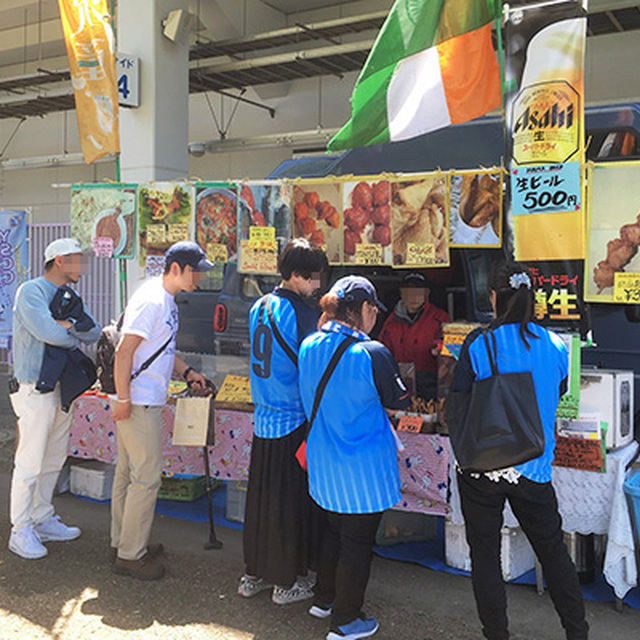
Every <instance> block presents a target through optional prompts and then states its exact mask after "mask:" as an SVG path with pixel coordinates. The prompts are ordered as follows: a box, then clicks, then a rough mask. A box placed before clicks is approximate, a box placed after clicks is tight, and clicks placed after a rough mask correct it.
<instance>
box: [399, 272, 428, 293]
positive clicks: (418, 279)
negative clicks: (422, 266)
mask: <svg viewBox="0 0 640 640" xmlns="http://www.w3.org/2000/svg"><path fill="white" fill-rule="evenodd" d="M400 288H401V289H428V288H429V282H428V281H427V279H426V278H425V277H424V276H423V275H422V274H421V273H420V272H419V271H411V272H410V273H407V275H406V276H405V277H404V278H402V282H401V283H400Z"/></svg>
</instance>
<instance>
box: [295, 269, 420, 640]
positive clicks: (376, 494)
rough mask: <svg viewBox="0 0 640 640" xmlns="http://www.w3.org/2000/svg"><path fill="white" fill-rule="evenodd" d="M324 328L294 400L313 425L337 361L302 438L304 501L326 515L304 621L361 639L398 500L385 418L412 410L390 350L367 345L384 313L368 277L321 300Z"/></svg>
mask: <svg viewBox="0 0 640 640" xmlns="http://www.w3.org/2000/svg"><path fill="white" fill-rule="evenodd" d="M320 308H321V309H322V311H323V316H322V321H323V324H322V327H321V329H320V330H319V331H318V332H316V333H314V334H312V335H311V336H309V337H308V338H306V339H305V340H304V341H303V343H302V346H301V348H300V355H299V367H300V393H301V396H302V403H303V405H304V410H305V413H306V414H307V418H308V419H309V420H311V416H312V412H313V406H314V401H315V402H317V401H316V400H315V397H316V390H317V388H318V386H319V384H320V381H321V379H322V378H323V374H324V372H325V370H327V368H328V365H329V363H330V361H331V360H332V358H333V357H334V354H335V353H336V350H337V349H338V348H339V347H340V345H341V344H342V343H343V341H345V340H348V341H349V342H350V343H351V344H348V346H347V345H345V346H346V350H345V351H344V353H343V354H342V356H341V357H340V359H339V360H338V361H337V364H336V365H335V369H333V371H332V373H331V375H330V377H329V378H328V381H327V383H326V387H325V388H324V392H323V394H322V397H321V398H320V399H319V404H317V412H316V413H315V416H314V418H313V420H312V425H311V429H310V432H309V436H308V439H307V466H308V475H309V493H310V494H311V497H312V498H313V500H314V501H315V502H316V503H317V504H318V505H319V506H320V507H321V508H322V509H323V510H324V511H325V512H326V515H327V529H326V531H325V534H324V538H323V541H322V545H321V551H320V560H319V565H318V583H317V589H316V598H315V600H314V604H313V606H312V607H311V609H310V610H309V613H310V614H311V615H313V616H315V617H318V618H327V617H329V616H331V625H330V630H329V634H328V635H327V640H338V639H345V638H346V639H347V640H352V639H355V638H366V637H369V636H371V635H373V634H374V633H375V632H376V631H377V630H378V622H377V621H376V620H375V618H372V617H367V616H365V614H364V613H363V611H362V606H363V603H364V595H365V591H366V587H367V583H368V581H369V572H370V567H371V559H372V548H373V545H374V543H375V536H376V531H377V529H378V525H379V524H380V519H381V518H382V513H383V512H384V511H385V509H388V508H390V507H392V506H393V505H394V504H396V503H397V502H398V501H399V500H400V475H399V469H398V457H397V445H396V442H397V441H396V437H395V433H394V431H393V428H392V427H391V424H390V422H389V418H388V415H387V412H386V410H385V409H403V408H406V407H407V406H408V405H409V404H410V398H409V394H408V392H407V389H406V387H405V386H404V383H403V382H402V379H401V377H400V373H399V370H398V365H397V364H396V362H395V360H394V359H393V357H392V356H391V353H390V352H389V350H388V349H387V348H386V347H385V346H384V345H383V344H382V343H380V342H376V341H374V340H371V339H370V338H369V336H368V333H369V332H370V331H371V330H372V329H373V327H374V325H375V323H376V318H377V315H378V311H379V310H380V309H382V310H384V307H383V305H382V304H381V303H380V301H379V300H378V296H377V294H376V290H375V288H374V286H373V285H372V284H371V282H369V280H367V279H366V278H363V277H360V276H346V277H344V278H341V279H340V280H338V281H337V282H336V283H335V284H334V285H333V287H332V288H331V290H330V291H329V293H327V294H326V295H325V296H323V297H322V299H321V300H320Z"/></svg>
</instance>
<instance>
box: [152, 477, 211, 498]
mask: <svg viewBox="0 0 640 640" xmlns="http://www.w3.org/2000/svg"><path fill="white" fill-rule="evenodd" d="M220 484H221V482H220V480H215V479H213V478H212V479H211V490H212V491H213V490H214V489H216V488H217V487H218V486H219V485H220ZM206 490H207V485H206V480H205V477H204V476H183V475H175V476H163V478H162V484H161V485H160V489H159V491H158V498H160V499H161V500H180V501H182V502H193V501H194V500H197V499H198V498H200V497H201V496H203V495H204V494H205V492H206Z"/></svg>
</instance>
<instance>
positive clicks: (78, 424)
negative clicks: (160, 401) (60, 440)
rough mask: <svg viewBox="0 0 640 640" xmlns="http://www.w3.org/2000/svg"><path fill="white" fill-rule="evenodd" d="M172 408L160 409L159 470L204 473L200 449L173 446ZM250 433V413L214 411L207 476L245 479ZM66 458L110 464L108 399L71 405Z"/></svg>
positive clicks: (112, 430) (112, 433) (112, 435)
mask: <svg viewBox="0 0 640 640" xmlns="http://www.w3.org/2000/svg"><path fill="white" fill-rule="evenodd" d="M174 413H175V405H173V404H167V405H165V406H164V407H163V409H162V457H163V471H164V472H165V473H167V474H175V473H183V474H189V475H200V474H203V473H204V461H203V459H202V449H201V448H200V447H174V446H173V444H172V443H171V438H172V435H173V416H174ZM252 433H253V414H252V413H246V412H242V411H229V410H223V409H216V412H215V445H214V446H212V447H209V465H210V471H211V475H212V476H213V477H216V478H220V479H221V480H244V479H246V478H247V476H248V469H249V452H250V451H251V437H252ZM69 455H71V456H75V457H78V458H95V459H97V460H102V461H103V462H110V463H114V462H115V460H116V455H117V446H116V427H115V423H114V422H113V420H112V419H111V415H110V413H109V400H108V399H107V398H104V397H99V396H81V397H80V398H78V400H76V402H75V404H74V406H73V423H72V426H71V437H70V439H69Z"/></svg>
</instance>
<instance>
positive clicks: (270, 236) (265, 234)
mask: <svg viewBox="0 0 640 640" xmlns="http://www.w3.org/2000/svg"><path fill="white" fill-rule="evenodd" d="M249 242H250V243H251V244H260V245H263V244H264V243H268V244H269V243H273V244H275V243H276V228H275V227H255V226H251V227H249Z"/></svg>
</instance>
